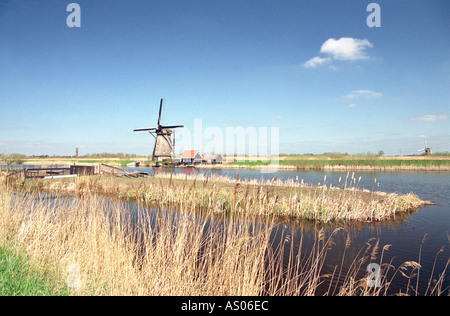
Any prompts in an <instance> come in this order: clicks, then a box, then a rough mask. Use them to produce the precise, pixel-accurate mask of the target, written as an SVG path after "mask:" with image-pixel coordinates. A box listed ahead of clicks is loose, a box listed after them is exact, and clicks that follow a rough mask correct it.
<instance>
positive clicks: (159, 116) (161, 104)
mask: <svg viewBox="0 0 450 316" xmlns="http://www.w3.org/2000/svg"><path fill="white" fill-rule="evenodd" d="M163 101H164V99H161V102H160V103H159V115H158V127H159V126H160V123H161V112H162V106H163Z"/></svg>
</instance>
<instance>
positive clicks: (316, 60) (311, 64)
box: [303, 56, 331, 68]
mask: <svg viewBox="0 0 450 316" xmlns="http://www.w3.org/2000/svg"><path fill="white" fill-rule="evenodd" d="M329 62H331V58H330V57H326V58H322V57H319V56H317V57H313V58H311V59H310V60H308V61H307V62H305V63H304V64H303V66H304V67H306V68H315V67H317V66H320V65H322V64H326V63H329Z"/></svg>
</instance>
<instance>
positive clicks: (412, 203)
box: [27, 173, 432, 223]
mask: <svg viewBox="0 0 450 316" xmlns="http://www.w3.org/2000/svg"><path fill="white" fill-rule="evenodd" d="M359 180H360V179H357V178H356V177H355V175H354V173H353V174H352V175H351V177H350V175H349V176H348V177H347V179H345V180H343V184H342V188H336V187H332V186H331V185H330V186H326V185H322V186H318V187H311V186H307V185H305V184H304V183H303V182H299V181H293V180H288V181H281V180H279V179H273V180H271V181H265V182H264V181H257V180H245V181H243V180H240V179H230V178H224V177H217V176H215V177H206V176H202V175H200V176H196V177H188V176H186V175H173V174H170V175H168V174H159V175H156V176H155V177H153V178H146V179H144V180H130V179H119V178H113V177H83V178H78V179H75V180H62V181H37V182H29V183H28V184H27V188H28V190H38V191H45V192H54V193H66V194H81V195H82V194H100V195H107V196H113V197H118V198H121V199H123V200H128V201H139V202H141V203H143V204H144V205H146V206H148V205H158V206H164V207H169V208H177V209H184V208H187V209H196V210H200V209H201V210H204V211H206V212H208V213H212V214H220V213H227V214H228V213H238V214H241V213H245V214H247V215H275V216H278V217H281V218H286V219H294V220H295V219H308V220H314V221H317V222H324V223H325V222H333V221H346V222H349V221H359V222H372V221H383V220H386V219H390V218H392V217H394V216H395V215H396V214H401V213H408V212H412V211H415V210H417V209H418V208H419V207H422V206H424V205H429V204H432V203H431V202H428V201H423V200H421V199H419V198H418V197H417V196H416V195H414V194H411V193H410V194H406V195H398V194H395V193H392V194H387V193H383V192H370V191H367V190H359V189H356V187H357V184H358V181H359ZM324 183H326V178H325V179H324Z"/></svg>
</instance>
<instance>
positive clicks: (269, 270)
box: [0, 183, 445, 296]
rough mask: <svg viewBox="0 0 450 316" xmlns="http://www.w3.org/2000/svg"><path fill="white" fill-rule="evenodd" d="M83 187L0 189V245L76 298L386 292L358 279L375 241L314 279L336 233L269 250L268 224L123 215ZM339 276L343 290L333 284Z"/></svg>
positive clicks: (191, 215)
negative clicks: (69, 190) (70, 191)
mask: <svg viewBox="0 0 450 316" xmlns="http://www.w3.org/2000/svg"><path fill="white" fill-rule="evenodd" d="M84 185H85V187H84V189H85V190H86V191H85V194H84V195H83V196H82V197H80V198H73V197H69V196H57V197H51V198H49V197H48V196H47V195H45V194H44V195H38V194H29V193H23V192H19V191H16V190H12V189H10V188H6V187H5V186H4V185H3V184H0V186H1V190H0V244H2V245H3V244H8V245H10V246H12V247H13V248H14V249H16V250H17V251H20V252H25V253H27V255H28V257H29V258H31V260H32V263H33V265H34V266H36V267H37V268H39V267H42V268H43V269H44V268H45V269H46V270H47V271H51V272H52V273H53V275H54V276H55V279H57V280H60V282H61V283H67V285H68V286H69V287H70V288H71V291H72V294H75V295H193V296H197V295H215V296H225V295H239V296H245V295H315V294H316V292H317V289H318V287H319V286H321V285H323V284H324V282H325V281H326V280H329V282H330V283H329V284H330V286H329V289H328V291H326V292H325V293H324V294H325V295H384V294H386V293H387V289H388V287H389V285H390V280H389V279H387V277H383V280H382V283H381V285H380V287H379V288H376V289H373V288H370V287H368V286H367V283H366V280H367V278H366V275H362V276H361V274H360V272H361V270H364V266H365V264H367V263H368V262H369V260H375V257H376V256H377V255H378V252H379V248H380V246H379V243H378V241H377V242H376V244H375V246H372V245H369V246H368V247H366V249H364V250H361V252H360V254H359V255H358V256H357V257H356V258H355V259H354V261H353V263H352V266H351V267H350V269H349V270H348V271H342V268H341V269H340V270H339V273H338V275H337V274H332V275H322V272H321V271H322V268H323V265H324V263H325V260H326V257H327V252H328V251H329V249H331V248H332V247H333V245H334V240H333V238H334V235H335V234H336V233H337V232H339V231H340V230H339V229H336V230H335V231H334V232H332V233H331V234H328V236H327V234H326V233H325V232H324V231H323V230H320V231H316V233H315V241H314V244H313V246H312V248H311V249H310V250H308V251H305V250H304V249H303V244H302V242H300V245H298V248H294V247H297V246H294V244H295V243H294V242H292V240H293V239H294V237H293V236H290V235H286V236H284V237H283V238H282V240H281V242H280V243H279V244H272V242H273V241H271V235H272V234H273V232H274V227H275V226H274V221H273V217H270V216H266V217H264V219H265V221H262V222H261V219H259V221H256V220H255V218H254V217H253V216H251V215H249V214H248V213H238V212H235V213H230V215H229V216H227V217H225V218H224V220H223V221H211V220H208V219H207V218H204V217H201V216H196V215H195V211H194V210H191V211H188V209H187V208H195V206H194V205H195V204H191V203H189V202H187V203H185V204H183V210H184V212H183V211H181V212H170V211H162V210H155V211H152V212H149V211H148V210H145V209H143V208H138V209H137V210H134V211H130V210H129V209H127V208H126V207H125V206H124V204H122V203H118V202H117V201H112V200H109V199H105V198H102V197H99V196H98V195H96V194H93V193H89V192H88V190H92V191H95V192H96V191H98V189H99V188H98V187H96V185H98V183H97V184H96V185H94V184H93V183H90V184H89V183H85V184H84ZM146 189H148V188H146ZM156 189H158V187H156ZM159 189H161V188H159ZM161 190H162V189H161ZM186 190H189V188H186ZM192 190H194V189H192ZM147 191H148V190H144V192H147ZM175 193H176V192H171V193H170V194H175ZM196 194H200V193H198V192H196ZM215 194H218V193H217V192H216V193H215ZM144 196H145V195H144ZM182 196H183V197H184V198H186V196H185V195H182ZM368 244H369V243H368ZM348 246H350V240H349V239H347V241H346V249H347V247H348ZM387 249H388V246H385V247H383V250H382V253H381V262H383V254H384V251H385V250H387ZM344 257H345V252H344V254H343V258H344ZM342 260H344V259H342ZM382 266H383V267H384V269H386V267H387V269H388V270H389V269H391V268H392V267H391V265H390V264H388V265H386V264H384V263H382ZM409 267H413V268H414V269H415V272H417V270H418V269H420V263H417V264H415V263H412V262H406V263H404V264H403V265H402V266H401V267H400V268H399V269H398V270H397V271H398V273H399V274H404V275H405V276H407V275H406V271H405V269H407V268H409ZM335 271H337V270H335ZM416 274H417V273H416ZM443 274H445V272H444V273H443ZM383 275H387V274H383ZM341 276H344V282H342V284H339V285H338V284H334V280H339V279H341ZM410 280H413V278H412V277H410ZM411 282H412V281H411ZM333 284H334V285H333ZM440 284H442V281H441V283H440ZM440 293H442V286H439V284H437V285H433V286H430V289H427V294H429V295H434V294H440ZM407 294H408V292H407Z"/></svg>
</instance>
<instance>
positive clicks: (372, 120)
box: [0, 0, 450, 155]
mask: <svg viewBox="0 0 450 316" xmlns="http://www.w3.org/2000/svg"><path fill="white" fill-rule="evenodd" d="M71 2H72V1H62V0H53V1H50V0H46V1H37V0H36V1H22V0H0V152H1V153H12V152H20V153H24V154H27V155H32V154H35V155H40V154H50V155H53V154H56V155H74V153H75V147H79V148H80V154H85V153H98V152H127V153H136V154H144V155H148V154H150V153H151V151H152V149H153V138H152V137H151V136H150V135H148V134H147V133H133V132H132V130H133V128H136V127H141V126H153V125H155V124H156V120H157V114H158V106H159V100H160V98H164V99H165V105H166V106H165V109H164V117H163V123H166V124H184V125H185V126H186V129H187V130H191V131H193V130H194V120H195V119H201V120H202V126H203V128H204V129H206V128H208V127H213V128H217V129H220V130H222V131H223V133H224V134H225V130H226V128H227V127H244V128H248V127H252V128H253V127H254V128H259V127H267V128H270V127H278V128H279V135H280V138H279V151H280V152H281V153H316V154H318V153H322V152H332V151H339V152H348V153H363V152H369V151H370V152H373V153H376V152H378V151H379V150H383V151H384V152H385V153H386V154H390V155H396V154H415V153H417V150H418V149H421V148H422V147H423V144H424V141H427V142H428V145H430V146H432V147H433V150H434V151H435V152H436V151H438V152H444V151H450V101H449V100H450V18H449V16H450V2H449V1H448V0H441V1H440V0H427V1H425V0H421V1H417V0H407V1H405V0H397V1H384V0H383V1H380V0H379V1H363V0H297V1H287V0H277V1H247V0H240V1H234V0H226V1H225V0H221V1H219V0H208V1H206V0H205V1H196V0H192V1H187V0H183V1H181V0H179V1H172V0H160V1H153V0H152V1H119V0H117V1H112V0H108V1H106V0H102V1H100V0H89V1H74V2H76V3H77V4H79V6H80V8H81V15H80V17H81V27H79V28H77V27H73V28H69V27H68V25H67V24H66V19H67V17H68V16H69V14H70V12H67V11H66V7H67V5H68V4H69V3H71ZM371 2H376V3H377V4H379V6H380V8H381V27H378V28H377V27H374V28H370V27H368V25H367V23H366V19H367V17H368V15H369V14H370V12H367V11H366V8H367V5H368V4H369V3H371ZM183 138H185V137H179V139H178V137H177V142H178V143H180V145H178V146H177V149H178V151H179V150H181V149H184V148H183ZM185 140H186V138H185ZM205 142H206V141H204V143H205ZM185 145H186V144H185Z"/></svg>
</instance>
